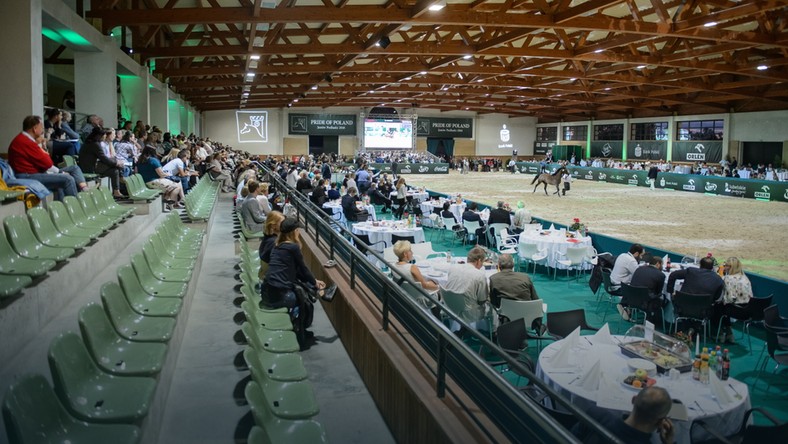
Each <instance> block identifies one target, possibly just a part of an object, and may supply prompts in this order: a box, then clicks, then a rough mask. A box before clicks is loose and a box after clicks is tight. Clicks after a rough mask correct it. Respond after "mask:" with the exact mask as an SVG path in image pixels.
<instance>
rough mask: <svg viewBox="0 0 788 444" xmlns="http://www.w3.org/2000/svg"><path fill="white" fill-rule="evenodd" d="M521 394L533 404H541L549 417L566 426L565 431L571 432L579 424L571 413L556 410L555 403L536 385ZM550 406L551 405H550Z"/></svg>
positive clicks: (530, 386) (522, 390)
mask: <svg viewBox="0 0 788 444" xmlns="http://www.w3.org/2000/svg"><path fill="white" fill-rule="evenodd" d="M520 391H521V392H523V393H524V394H525V396H527V397H528V398H530V399H531V400H532V401H533V402H535V403H537V404H539V407H541V408H542V410H544V411H545V412H547V414H548V415H550V416H551V417H553V419H555V420H556V421H558V423H559V424H561V425H562V426H564V428H565V429H567V430H571V429H572V427H574V426H575V424H577V422H578V421H577V417H576V416H575V415H573V414H571V413H569V412H562V411H560V410H556V409H555V402H554V401H553V399H552V398H551V397H550V396H548V395H547V393H545V392H544V391H543V390H542V389H540V388H539V387H537V386H535V385H528V386H526V387H523V388H521V389H520ZM548 404H549V405H548Z"/></svg>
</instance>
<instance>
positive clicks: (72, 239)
mask: <svg viewBox="0 0 788 444" xmlns="http://www.w3.org/2000/svg"><path fill="white" fill-rule="evenodd" d="M27 217H28V219H29V220H30V226H31V227H32V228H33V232H35V234H36V237H38V239H39V240H40V241H41V242H42V243H44V244H46V245H51V246H57V247H68V248H84V247H85V246H86V245H87V244H89V243H90V237H86V236H66V235H63V234H61V233H60V232H59V231H58V230H57V228H55V224H54V223H53V222H52V219H51V218H50V217H49V213H48V212H47V210H45V209H43V208H31V209H29V210H27Z"/></svg>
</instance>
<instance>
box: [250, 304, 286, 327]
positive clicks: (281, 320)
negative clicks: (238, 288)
mask: <svg viewBox="0 0 788 444" xmlns="http://www.w3.org/2000/svg"><path fill="white" fill-rule="evenodd" d="M241 309H242V310H243V311H244V314H245V315H246V319H247V320H249V322H251V323H253V324H254V326H255V327H258V326H259V327H262V328H265V329H267V330H282V331H292V330H293V322H292V321H291V320H290V315H288V314H283V313H268V312H264V311H262V310H260V309H258V308H256V307H255V306H254V305H252V302H250V301H243V302H242V303H241Z"/></svg>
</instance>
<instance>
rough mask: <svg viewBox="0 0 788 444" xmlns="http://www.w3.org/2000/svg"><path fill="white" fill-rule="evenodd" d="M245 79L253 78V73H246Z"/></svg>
mask: <svg viewBox="0 0 788 444" xmlns="http://www.w3.org/2000/svg"><path fill="white" fill-rule="evenodd" d="M246 77H254V73H253V72H247V73H246Z"/></svg>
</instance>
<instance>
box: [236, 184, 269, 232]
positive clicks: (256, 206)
mask: <svg viewBox="0 0 788 444" xmlns="http://www.w3.org/2000/svg"><path fill="white" fill-rule="evenodd" d="M246 189H247V190H249V194H248V195H247V196H246V198H245V199H244V201H243V203H242V204H241V218H242V219H243V224H244V225H246V228H248V229H249V231H251V232H252V233H260V232H262V231H263V222H265V216H266V214H265V212H263V208H262V207H261V206H260V201H259V200H257V195H258V194H260V184H259V183H258V182H257V181H256V180H250V181H249V182H248V183H247V184H246Z"/></svg>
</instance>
